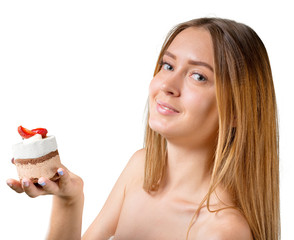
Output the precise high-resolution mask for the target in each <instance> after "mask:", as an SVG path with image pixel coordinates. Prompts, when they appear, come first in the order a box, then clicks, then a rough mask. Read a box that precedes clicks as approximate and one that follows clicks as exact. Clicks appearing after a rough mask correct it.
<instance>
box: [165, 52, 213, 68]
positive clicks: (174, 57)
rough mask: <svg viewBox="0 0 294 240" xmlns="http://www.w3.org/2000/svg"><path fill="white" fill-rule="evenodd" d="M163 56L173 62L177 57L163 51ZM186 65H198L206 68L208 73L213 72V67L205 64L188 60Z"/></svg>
mask: <svg viewBox="0 0 294 240" xmlns="http://www.w3.org/2000/svg"><path fill="white" fill-rule="evenodd" d="M163 55H167V56H169V57H171V58H173V59H175V60H176V59H177V57H176V56H175V55H174V54H172V53H171V52H169V51H165V52H164V54H163ZM188 63H189V64H192V65H198V66H199V65H200V66H204V67H207V68H208V69H209V70H210V71H212V72H214V71H213V67H212V66H211V65H209V64H208V63H206V62H202V61H194V60H189V61H188Z"/></svg>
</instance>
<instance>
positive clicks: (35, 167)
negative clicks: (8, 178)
mask: <svg viewBox="0 0 294 240" xmlns="http://www.w3.org/2000/svg"><path fill="white" fill-rule="evenodd" d="M14 162H15V165H16V168H17V173H18V177H19V179H20V180H22V179H24V178H26V179H30V180H31V181H32V182H33V183H37V182H38V179H39V178H40V177H45V178H48V179H50V180H52V181H56V180H57V179H58V178H59V175H58V174H57V169H58V168H60V167H61V166H62V165H61V162H60V158H59V154H58V151H57V150H56V151H54V152H51V153H48V154H46V155H44V156H42V157H39V158H31V159H15V160H14Z"/></svg>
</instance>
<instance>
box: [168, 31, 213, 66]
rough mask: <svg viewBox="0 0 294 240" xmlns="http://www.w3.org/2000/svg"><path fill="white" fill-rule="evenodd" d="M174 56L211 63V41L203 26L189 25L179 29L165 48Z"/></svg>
mask: <svg viewBox="0 0 294 240" xmlns="http://www.w3.org/2000/svg"><path fill="white" fill-rule="evenodd" d="M166 51H167V52H169V53H171V54H173V55H174V56H175V57H176V58H189V59H191V60H195V61H196V60H201V61H206V62H208V63H210V64H213V43H212V39H211V35H210V33H209V32H208V31H207V30H205V29H203V28H196V27H189V28H187V29H185V30H183V31H181V32H180V33H179V34H178V35H177V36H176V37H175V38H174V40H173V41H172V42H171V44H170V45H169V47H168V48H167V50H166Z"/></svg>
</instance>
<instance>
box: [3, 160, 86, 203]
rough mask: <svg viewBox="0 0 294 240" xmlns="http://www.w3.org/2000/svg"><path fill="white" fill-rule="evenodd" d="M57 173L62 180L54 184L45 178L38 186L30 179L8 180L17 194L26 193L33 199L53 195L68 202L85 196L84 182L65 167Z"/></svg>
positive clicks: (41, 179) (40, 179)
mask: <svg viewBox="0 0 294 240" xmlns="http://www.w3.org/2000/svg"><path fill="white" fill-rule="evenodd" d="M57 173H58V175H59V177H60V178H59V179H58V180H57V181H54V182H53V181H50V180H49V179H47V178H44V177H41V178H39V181H38V183H37V184H33V182H32V181H30V180H29V179H23V180H22V182H20V181H17V180H15V179H8V180H7V185H8V186H10V188H11V189H13V190H14V191H15V192H17V193H22V192H25V193H26V194H27V195H28V196H30V197H32V198H35V197H38V196H40V195H48V194H53V195H55V196H57V197H59V198H61V199H64V200H65V201H68V202H71V201H75V199H79V198H80V196H81V195H82V194H83V180H82V179H81V178H80V177H79V176H77V175H75V174H73V173H71V172H70V171H68V170H67V169H66V167H64V166H63V167H61V168H59V169H58V170H57Z"/></svg>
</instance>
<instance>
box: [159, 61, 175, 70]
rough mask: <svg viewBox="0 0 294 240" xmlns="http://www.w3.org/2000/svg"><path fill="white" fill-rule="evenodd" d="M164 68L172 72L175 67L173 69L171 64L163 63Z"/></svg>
mask: <svg viewBox="0 0 294 240" xmlns="http://www.w3.org/2000/svg"><path fill="white" fill-rule="evenodd" d="M162 68H163V69H164V70H168V71H172V70H174V69H173V67H172V66H171V65H170V64H169V63H166V62H163V63H162Z"/></svg>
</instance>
